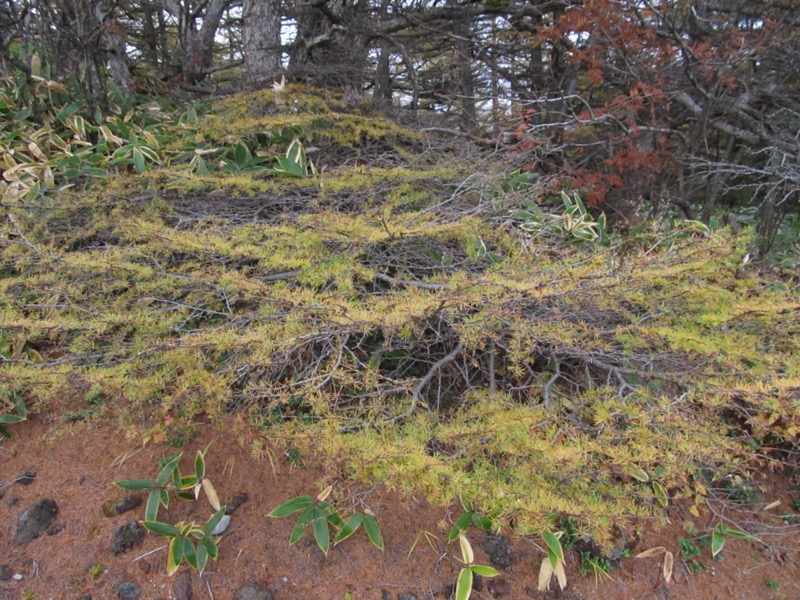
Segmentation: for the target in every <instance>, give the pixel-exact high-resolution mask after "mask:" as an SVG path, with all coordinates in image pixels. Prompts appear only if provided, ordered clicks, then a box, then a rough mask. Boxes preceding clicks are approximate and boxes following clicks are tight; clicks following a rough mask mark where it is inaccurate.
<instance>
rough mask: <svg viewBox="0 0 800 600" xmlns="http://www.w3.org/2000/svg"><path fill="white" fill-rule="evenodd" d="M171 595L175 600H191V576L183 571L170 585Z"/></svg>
mask: <svg viewBox="0 0 800 600" xmlns="http://www.w3.org/2000/svg"><path fill="white" fill-rule="evenodd" d="M172 593H173V594H175V600H192V574H191V573H190V572H189V571H184V572H183V573H181V574H180V575H179V576H178V578H177V579H176V580H175V583H173V584H172Z"/></svg>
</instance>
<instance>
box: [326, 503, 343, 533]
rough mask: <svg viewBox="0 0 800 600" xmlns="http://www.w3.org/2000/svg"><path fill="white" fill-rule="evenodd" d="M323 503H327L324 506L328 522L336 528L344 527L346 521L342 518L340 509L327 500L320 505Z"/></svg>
mask: <svg viewBox="0 0 800 600" xmlns="http://www.w3.org/2000/svg"><path fill="white" fill-rule="evenodd" d="M322 504H327V506H326V507H324V510H325V518H326V519H327V520H328V523H330V524H331V525H333V526H334V527H336V528H341V527H344V521H343V520H342V515H340V514H339V511H338V510H336V509H335V508H334V507H333V506H331V505H330V504H328V503H327V502H320V505H322Z"/></svg>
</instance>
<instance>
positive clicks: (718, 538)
mask: <svg viewBox="0 0 800 600" xmlns="http://www.w3.org/2000/svg"><path fill="white" fill-rule="evenodd" d="M724 545H725V536H724V535H723V533H722V532H721V531H720V530H719V528H714V530H713V531H712V532H711V556H716V555H717V554H719V553H720V552H721V551H722V547H723V546H724Z"/></svg>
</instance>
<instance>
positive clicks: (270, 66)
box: [242, 0, 281, 85]
mask: <svg viewBox="0 0 800 600" xmlns="http://www.w3.org/2000/svg"><path fill="white" fill-rule="evenodd" d="M242 45H243V47H244V60H245V68H246V71H247V80H248V81H249V82H250V83H251V84H253V85H260V84H263V83H265V82H270V81H272V80H273V79H277V77H278V74H279V73H280V71H281V13H280V0H245V2H244V24H243V27H242Z"/></svg>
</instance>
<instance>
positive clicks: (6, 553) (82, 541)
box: [0, 416, 800, 600]
mask: <svg viewBox="0 0 800 600" xmlns="http://www.w3.org/2000/svg"><path fill="white" fill-rule="evenodd" d="M239 429H240V428H239V427H237V426H236V423H235V421H234V419H233V418H232V417H231V418H230V419H229V420H228V421H224V422H221V423H219V424H217V425H214V426H211V425H208V426H204V427H202V433H201V435H200V436H199V437H198V438H197V439H195V440H193V441H192V442H191V443H190V444H189V445H188V446H187V447H186V448H184V450H185V451H186V452H185V458H184V460H186V461H187V462H188V457H189V456H190V455H193V453H194V451H195V450H196V449H200V448H202V447H203V446H204V445H205V444H206V443H208V442H209V441H211V440H214V444H213V446H212V448H211V450H210V451H209V454H208V476H209V477H210V478H211V479H212V480H213V481H214V483H215V485H216V488H217V490H218V492H219V494H220V497H221V500H222V501H223V503H225V502H231V501H232V500H233V499H234V497H236V496H238V501H239V502H241V504H240V506H239V507H238V508H237V509H236V511H235V513H234V515H233V518H232V523H231V526H230V528H229V529H228V531H227V532H226V533H225V534H224V536H223V537H222V538H221V540H220V543H219V546H220V555H219V559H218V560H217V561H216V562H212V563H211V564H210V565H209V568H208V569H207V570H206V572H205V573H204V574H203V575H202V576H199V575H197V574H196V573H194V572H191V571H190V572H189V575H188V576H183V578H182V580H181V583H180V584H178V585H177V586H176V582H177V581H178V576H175V577H168V576H167V574H166V571H165V562H166V554H165V549H164V548H163V546H164V543H163V541H162V539H161V538H159V537H158V536H155V535H152V534H147V535H146V536H145V539H144V540H143V541H142V542H141V543H139V544H137V545H136V546H135V547H134V548H133V549H131V550H129V551H126V552H123V553H121V554H118V555H114V554H113V553H112V551H111V544H112V537H113V534H114V531H115V530H117V529H118V528H119V527H121V526H123V525H125V524H126V523H129V522H131V521H136V520H137V519H141V518H142V517H143V511H144V509H143V506H140V507H138V508H134V509H132V510H130V511H127V512H123V513H122V514H120V515H119V516H114V517H108V516H106V515H105V514H104V507H106V512H108V508H107V507H108V506H110V505H112V504H113V503H114V501H116V500H119V499H122V498H123V497H124V496H125V495H126V493H125V492H124V491H123V490H120V489H118V488H116V487H115V486H114V485H113V483H114V481H117V480H120V479H125V478H140V477H143V478H144V477H154V476H155V471H156V469H157V467H156V462H157V460H158V459H160V458H162V457H164V456H166V455H168V454H171V453H173V452H174V451H175V449H174V448H171V447H168V446H165V445H158V444H149V445H147V446H145V447H142V446H141V445H140V444H139V443H137V442H133V441H129V440H127V439H126V438H125V435H124V434H123V433H122V432H120V431H118V430H116V429H115V427H114V426H113V425H112V424H110V423H103V422H101V423H97V422H95V423H91V424H81V425H80V426H78V427H76V428H72V429H70V430H69V431H65V430H64V429H63V428H61V429H60V430H59V429H55V428H54V427H53V426H52V424H49V423H47V422H46V420H45V419H44V418H43V417H41V416H36V417H34V418H33V419H31V420H30V421H27V422H24V423H21V424H18V425H16V426H15V427H14V429H13V432H12V433H13V436H14V437H13V439H11V440H6V441H4V442H3V443H2V444H1V445H0V465H2V469H1V470H0V472H1V473H2V477H1V478H0V481H1V482H2V483H1V485H2V489H0V494H2V500H1V501H0V565H5V566H7V567H8V568H7V569H3V570H2V571H3V572H2V573H0V575H3V574H5V575H7V576H8V577H10V579H7V580H4V581H0V598H2V599H3V600H21V599H26V600H31V599H34V598H36V599H45V598H68V599H78V598H82V599H86V598H92V599H94V600H97V599H101V598H117V597H119V596H118V593H119V591H120V587H121V586H122V584H123V583H126V582H130V583H133V584H135V586H138V587H139V588H141V591H142V593H141V596H140V597H141V598H143V599H153V598H163V599H167V598H176V593H177V594H181V596H179V597H184V598H185V597H186V595H185V594H186V580H187V579H188V580H189V582H190V584H191V590H192V596H191V597H192V598H195V599H197V598H213V599H218V600H219V599H230V598H233V597H234V594H235V592H236V590H238V589H239V588H241V587H242V586H245V585H246V584H248V583H253V584H258V585H260V586H262V587H263V588H264V589H266V590H269V591H271V592H272V594H273V597H274V598H275V599H277V600H282V599H287V600H288V599H307V600H317V599H320V600H322V599H325V600H330V599H344V598H345V596H346V594H347V593H348V592H349V593H350V594H352V598H354V599H375V600H385V599H387V598H391V599H396V598H399V597H402V598H403V600H407V599H409V598H411V597H416V598H417V599H418V600H422V599H423V598H444V597H446V594H447V592H448V586H450V585H452V584H453V583H454V581H455V578H456V576H457V573H458V570H459V568H460V565H459V563H458V560H457V558H456V557H457V556H458V550H457V549H456V548H454V547H452V546H450V547H448V546H446V545H445V544H444V543H443V540H444V539H445V538H446V530H447V528H448V527H450V526H451V525H452V521H453V520H454V519H455V518H456V517H457V516H458V515H459V514H460V510H461V509H460V507H458V506H451V507H448V508H440V507H432V506H430V505H428V504H426V503H424V502H421V501H417V500H415V499H414V498H409V497H404V496H403V495H401V494H399V493H397V492H394V491H390V490H388V489H387V488H386V487H385V486H383V485H378V486H376V487H374V488H373V489H370V490H365V489H359V488H356V487H353V486H352V484H348V483H347V482H344V481H337V480H336V479H335V477H332V474H331V473H326V472H323V470H322V469H321V468H320V467H319V466H316V465H315V464H314V459H313V457H308V458H309V459H310V464H308V465H306V466H303V467H296V466H292V465H291V464H290V463H289V461H288V460H287V459H286V457H284V456H282V455H280V454H279V452H278V451H277V450H275V449H271V450H272V457H273V458H272V460H269V458H268V454H267V453H264V452H262V455H261V457H260V458H254V457H253V453H252V451H251V447H250V446H248V445H247V441H246V440H244V439H242V436H240V435H237V434H235V433H233V432H234V431H238V430H239ZM26 472H27V474H28V475H27V476H26V477H24V478H22V479H20V480H18V476H20V475H23V474H25V473H26ZM34 473H35V477H32V475H33V474H34ZM31 477H32V480H31ZM322 480H324V481H326V482H328V483H334V485H335V486H336V490H337V492H336V493H337V494H338V499H339V500H338V501H337V504H338V505H341V506H343V507H353V508H357V509H358V510H363V509H365V508H369V509H371V510H372V511H373V512H374V513H375V514H376V515H377V518H378V522H379V524H380V527H381V531H382V534H383V537H384V539H385V542H386V549H385V551H384V552H381V551H379V550H378V549H376V548H375V547H373V546H372V545H371V544H370V543H369V541H368V540H367V539H366V536H364V534H363V532H361V531H359V532H358V533H357V534H356V535H355V536H353V537H352V538H350V539H349V540H347V541H346V542H345V543H343V544H341V545H340V546H337V547H335V548H334V549H332V550H331V552H330V553H329V554H328V556H327V557H326V556H324V555H323V554H322V552H321V551H320V550H319V549H318V548H317V547H316V546H315V544H314V543H313V541H312V540H311V539H310V537H304V538H303V539H301V540H300V542H299V543H297V544H296V545H294V546H289V545H288V543H287V540H288V538H289V533H290V531H291V528H292V526H293V524H294V519H292V518H286V519H278V520H276V519H270V518H268V517H267V516H266V515H267V514H268V513H269V512H270V510H272V509H273V508H275V507H276V506H278V505H279V504H280V503H282V502H284V501H285V500H287V499H289V498H291V497H293V496H297V495H301V494H311V495H314V494H316V493H317V491H318V490H319V486H318V482H319V481H322ZM758 483H759V485H760V486H761V487H762V488H763V490H764V493H763V496H762V499H763V500H764V502H765V503H766V502H772V501H774V500H781V503H782V504H781V507H780V508H778V509H777V510H775V511H770V512H766V513H765V512H762V513H761V516H760V517H759V522H758V523H753V522H751V521H752V518H753V515H752V514H750V513H746V512H741V513H736V514H734V513H730V512H729V513H726V514H725V516H726V517H727V518H731V519H732V520H741V521H744V520H749V521H748V522H749V525H750V526H751V529H760V531H762V532H764V533H765V534H766V535H765V536H762V539H763V540H764V541H765V542H766V544H763V545H759V544H751V543H746V542H742V541H735V540H729V541H728V542H727V543H726V546H725V549H724V550H723V552H722V560H719V561H716V560H713V559H711V557H710V552H709V550H708V548H702V554H701V556H700V557H699V558H698V563H697V564H699V565H701V568H700V570H699V571H698V572H693V571H692V569H691V565H692V563H691V561H690V560H687V559H685V558H681V557H680V554H679V552H678V550H679V548H678V537H679V536H684V537H686V536H687V534H686V532H685V531H684V527H683V525H684V523H685V522H686V521H690V520H693V521H694V522H695V523H696V524H697V527H698V528H702V527H703V526H706V525H708V524H709V523H710V522H711V520H710V515H708V516H707V517H706V522H705V523H703V522H702V520H698V519H693V518H692V517H691V516H690V515H689V513H688V512H686V511H685V510H684V509H683V508H682V507H680V506H677V507H675V508H673V509H672V511H671V513H672V517H671V523H670V525H669V526H667V527H666V528H662V529H661V530H658V531H654V530H652V528H646V531H645V533H644V534H643V535H642V537H641V538H640V539H639V540H638V541H637V542H636V544H635V547H634V548H633V549H632V551H631V554H633V555H635V554H636V553H638V552H641V551H642V550H645V549H647V548H651V547H653V546H659V545H663V546H665V547H667V548H668V549H670V550H672V551H673V552H675V553H676V563H675V576H674V581H673V582H672V583H671V584H670V585H665V584H664V582H663V580H662V579H661V576H660V561H659V560H658V559H642V560H636V559H634V558H622V559H621V560H620V561H619V562H618V563H616V564H614V566H613V568H612V570H611V573H610V574H611V579H610V580H601V581H599V582H595V579H594V577H593V575H592V574H587V575H579V574H578V571H579V562H580V561H579V557H578V556H577V553H575V552H569V553H568V559H567V574H568V577H569V587H568V589H567V590H566V591H565V592H563V593H557V592H555V591H554V592H550V593H548V594H540V593H538V592H536V591H535V589H536V583H537V576H538V565H539V563H540V562H541V560H542V557H543V556H544V554H543V549H542V548H540V547H538V546H537V544H536V543H535V542H534V541H532V540H531V539H529V538H519V537H515V536H507V540H508V542H509V547H510V550H511V551H512V553H513V555H514V559H515V562H514V564H513V566H512V567H511V568H510V569H507V570H504V571H503V572H502V579H503V581H502V582H501V581H498V580H494V581H491V582H490V581H488V580H484V581H483V582H482V586H481V589H479V590H475V591H474V592H473V596H472V597H473V598H475V599H476V600H489V599H490V598H496V597H502V598H508V599H525V598H565V599H566V598H572V599H596V600H606V599H609V600H611V599H613V600H622V599H636V600H638V599H645V598H654V599H667V598H671V599H677V598H681V599H687V600H717V599H719V600H727V599H740V598H741V599H753V598H764V599H775V600H779V599H796V598H800V566H799V565H798V562H799V561H800V554H799V553H798V552H797V550H796V549H797V548H798V547H800V534H798V527H797V526H796V525H792V523H791V522H789V523H788V524H787V522H786V521H787V520H788V517H784V518H783V519H782V518H781V517H780V513H793V511H792V510H791V508H790V507H791V503H792V495H791V492H792V488H791V482H790V481H789V479H788V478H787V477H786V474H785V473H782V474H778V476H775V477H772V478H771V479H769V480H765V481H763V482H758ZM25 484H27V485H25ZM245 495H246V500H245V501H243V502H242V500H243V499H244V497H245ZM45 498H47V499H52V500H54V501H55V502H56V503H57V505H58V514H57V517H56V519H55V522H54V525H53V526H52V527H51V528H50V529H49V530H48V532H47V533H45V534H43V535H41V536H40V537H38V538H36V539H34V540H33V541H31V542H29V543H25V544H20V543H17V542H16V541H15V536H16V529H17V519H18V517H19V515H20V514H21V513H22V512H23V511H24V510H25V509H26V508H27V507H29V506H31V505H32V504H34V503H35V502H37V501H39V500H41V499H45ZM209 515H210V509H209V508H208V506H207V504H206V503H205V502H204V501H203V500H202V499H201V500H200V501H199V502H196V503H185V502H173V503H172V504H171V505H170V508H169V510H168V511H167V512H166V513H164V514H162V515H161V516H163V517H164V520H172V521H171V522H174V521H179V520H187V521H190V520H197V521H205V520H206V519H207V518H208V516H209ZM470 538H471V540H472V542H473V546H474V548H475V552H476V562H478V563H480V564H490V562H491V561H490V559H489V557H488V556H487V555H486V552H485V551H484V549H483V546H484V542H485V541H486V538H487V534H485V533H483V532H479V531H477V530H471V532H470ZM697 568H698V567H695V569H697ZM184 570H186V569H184ZM125 589H126V588H123V591H124V590H125ZM402 594H413V596H408V595H405V596H402Z"/></svg>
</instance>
